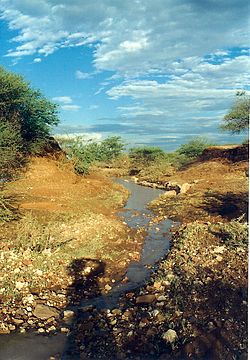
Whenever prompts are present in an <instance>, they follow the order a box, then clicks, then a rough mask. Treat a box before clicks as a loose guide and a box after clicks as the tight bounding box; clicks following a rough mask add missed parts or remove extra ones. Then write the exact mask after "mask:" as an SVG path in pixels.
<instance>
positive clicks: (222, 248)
mask: <svg viewBox="0 0 250 360" xmlns="http://www.w3.org/2000/svg"><path fill="white" fill-rule="evenodd" d="M225 250H226V248H225V246H216V247H215V248H214V250H213V252H214V253H215V254H223V253H224V251H225Z"/></svg>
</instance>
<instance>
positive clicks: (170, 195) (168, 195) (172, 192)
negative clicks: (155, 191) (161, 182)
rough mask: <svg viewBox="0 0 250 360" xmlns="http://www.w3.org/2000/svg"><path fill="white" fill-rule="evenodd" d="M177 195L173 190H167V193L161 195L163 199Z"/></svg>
mask: <svg viewBox="0 0 250 360" xmlns="http://www.w3.org/2000/svg"><path fill="white" fill-rule="evenodd" d="M176 195H177V193H176V191H175V190H169V191H166V192H165V193H164V194H163V197H164V198H168V197H173V196H176Z"/></svg>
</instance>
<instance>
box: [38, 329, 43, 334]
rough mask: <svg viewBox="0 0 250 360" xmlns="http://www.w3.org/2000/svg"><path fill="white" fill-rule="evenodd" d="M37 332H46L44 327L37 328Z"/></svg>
mask: <svg viewBox="0 0 250 360" xmlns="http://www.w3.org/2000/svg"><path fill="white" fill-rule="evenodd" d="M37 332H38V333H39V334H43V333H45V330H44V329H43V328H39V329H38V330H37Z"/></svg>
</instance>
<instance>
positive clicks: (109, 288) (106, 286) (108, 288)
mask: <svg viewBox="0 0 250 360" xmlns="http://www.w3.org/2000/svg"><path fill="white" fill-rule="evenodd" d="M104 289H105V290H106V291H110V290H111V289H112V287H111V286H110V285H108V284H107V285H105V286H104Z"/></svg>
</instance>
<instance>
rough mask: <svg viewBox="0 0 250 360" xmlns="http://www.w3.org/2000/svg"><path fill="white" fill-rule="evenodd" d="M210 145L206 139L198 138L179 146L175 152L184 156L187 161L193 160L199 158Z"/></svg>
mask: <svg viewBox="0 0 250 360" xmlns="http://www.w3.org/2000/svg"><path fill="white" fill-rule="evenodd" d="M211 145H212V144H211V143H209V142H208V140H207V139H205V138H199V137H198V138H195V139H193V140H191V141H189V142H188V143H186V144H183V145H181V146H180V147H179V149H178V150H177V152H178V153H179V154H180V155H184V156H186V157H187V158H188V159H195V158H197V157H198V156H200V155H201V154H202V153H203V151H204V150H205V149H206V148H207V147H208V146H211Z"/></svg>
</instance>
